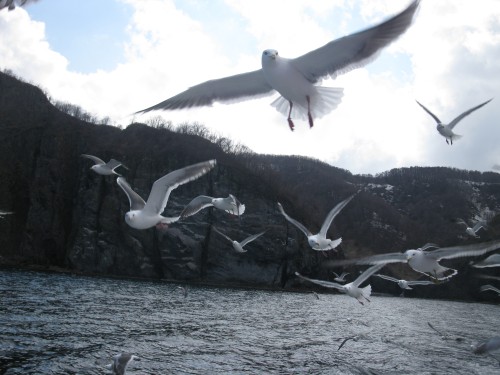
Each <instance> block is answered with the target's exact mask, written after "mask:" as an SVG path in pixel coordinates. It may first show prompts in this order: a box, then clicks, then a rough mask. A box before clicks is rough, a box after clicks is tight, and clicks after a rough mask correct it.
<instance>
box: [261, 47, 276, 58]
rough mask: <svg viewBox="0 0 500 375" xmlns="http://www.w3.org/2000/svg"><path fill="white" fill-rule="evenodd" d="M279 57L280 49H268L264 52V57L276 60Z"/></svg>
mask: <svg viewBox="0 0 500 375" xmlns="http://www.w3.org/2000/svg"><path fill="white" fill-rule="evenodd" d="M277 57H278V51H276V50H275V49H266V50H265V51H264V52H262V59H271V60H276V58H277Z"/></svg>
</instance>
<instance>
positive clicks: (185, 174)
mask: <svg viewBox="0 0 500 375" xmlns="http://www.w3.org/2000/svg"><path fill="white" fill-rule="evenodd" d="M215 163H216V161H215V160H209V161H205V162H202V163H198V164H193V165H190V166H188V167H185V168H181V169H177V170H175V171H173V172H170V173H169V174H167V175H165V176H163V177H161V178H159V179H158V180H156V181H155V182H154V183H153V187H152V188H151V192H150V193H149V197H148V201H147V202H144V200H143V199H142V198H141V197H140V196H139V194H137V193H136V192H135V191H133V190H132V188H131V187H130V185H129V184H128V183H127V181H125V179H124V178H123V177H118V178H117V179H116V182H117V183H118V185H120V187H121V188H122V189H123V191H124V192H125V194H127V197H128V200H129V203H130V211H128V212H127V213H126V214H125V221H126V223H127V224H128V225H130V226H131V227H132V228H135V229H148V228H151V227H153V226H155V225H156V226H157V227H159V228H161V227H164V226H166V225H167V224H170V223H173V222H176V221H177V220H179V217H178V216H177V217H164V216H161V213H162V212H163V210H164V209H165V206H166V205H167V202H168V198H169V196H170V193H171V192H172V190H174V189H175V188H177V187H178V186H179V185H183V184H185V183H187V182H189V181H193V180H196V179H197V178H199V177H201V176H203V175H204V174H205V173H207V172H208V171H210V170H211V169H212V168H213V167H214V166H215Z"/></svg>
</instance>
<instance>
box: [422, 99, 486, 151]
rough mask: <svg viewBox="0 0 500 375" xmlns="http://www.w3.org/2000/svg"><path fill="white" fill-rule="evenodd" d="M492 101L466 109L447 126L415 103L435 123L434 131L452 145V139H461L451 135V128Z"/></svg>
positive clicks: (453, 134)
mask: <svg viewBox="0 0 500 375" xmlns="http://www.w3.org/2000/svg"><path fill="white" fill-rule="evenodd" d="M492 100H493V98H491V99H490V100H487V101H485V102H484V103H482V104H479V105H478V106H475V107H473V108H471V109H468V110H467V111H465V112H464V113H462V114H461V115H459V116H457V117H456V118H455V119H453V121H452V122H450V123H449V124H443V123H442V122H441V120H440V119H439V118H438V117H437V116H436V115H435V114H434V113H432V112H431V111H429V110H428V109H427V108H425V107H424V106H423V105H422V104H421V103H419V102H418V101H416V102H417V103H418V105H419V106H420V107H422V108H423V109H424V111H425V112H427V113H428V114H429V115H431V116H432V118H433V119H434V120H435V121H436V123H437V126H436V129H437V131H438V132H439V134H441V135H442V136H443V137H444V138H445V139H446V143H448V144H451V145H452V144H453V140H454V139H459V138H461V137H462V136H461V135H459V134H455V133H453V128H454V127H455V125H457V124H458V123H459V122H460V121H461V120H462V119H463V118H464V117H466V116H468V115H470V114H471V113H472V112H474V111H475V110H477V109H479V108H481V107H482V106H484V105H486V104H488V103H489V102H491V101H492ZM448 140H450V142H448Z"/></svg>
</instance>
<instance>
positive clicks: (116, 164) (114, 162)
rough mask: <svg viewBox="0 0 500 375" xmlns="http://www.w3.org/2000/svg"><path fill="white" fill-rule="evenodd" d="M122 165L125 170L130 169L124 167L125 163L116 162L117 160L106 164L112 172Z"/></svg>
mask: <svg viewBox="0 0 500 375" xmlns="http://www.w3.org/2000/svg"><path fill="white" fill-rule="evenodd" d="M120 165H121V166H122V167H123V168H125V169H128V168H127V167H126V166H124V165H123V163H122V162H121V161H118V160H115V159H111V160H110V161H108V162H107V163H106V166H107V167H108V168H109V169H111V170H113V169H115V168H117V167H119V166H120Z"/></svg>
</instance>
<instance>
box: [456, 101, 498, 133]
mask: <svg viewBox="0 0 500 375" xmlns="http://www.w3.org/2000/svg"><path fill="white" fill-rule="evenodd" d="M492 100H493V98H491V99H490V100H487V101H485V102H484V103H481V104H479V105H477V106H475V107H473V108H471V109H468V110H467V111H465V112H464V113H462V114H461V115H459V116H457V117H456V118H454V119H453V121H452V122H450V124H449V125H448V126H449V127H450V129H453V128H454V127H455V125H456V124H458V123H459V122H460V121H461V120H462V119H463V118H464V117H466V116H469V115H470V114H471V113H472V112H474V111H475V110H477V109H479V108H481V107H482V106H483V105H486V104H488V103H489V102H491V101H492Z"/></svg>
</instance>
